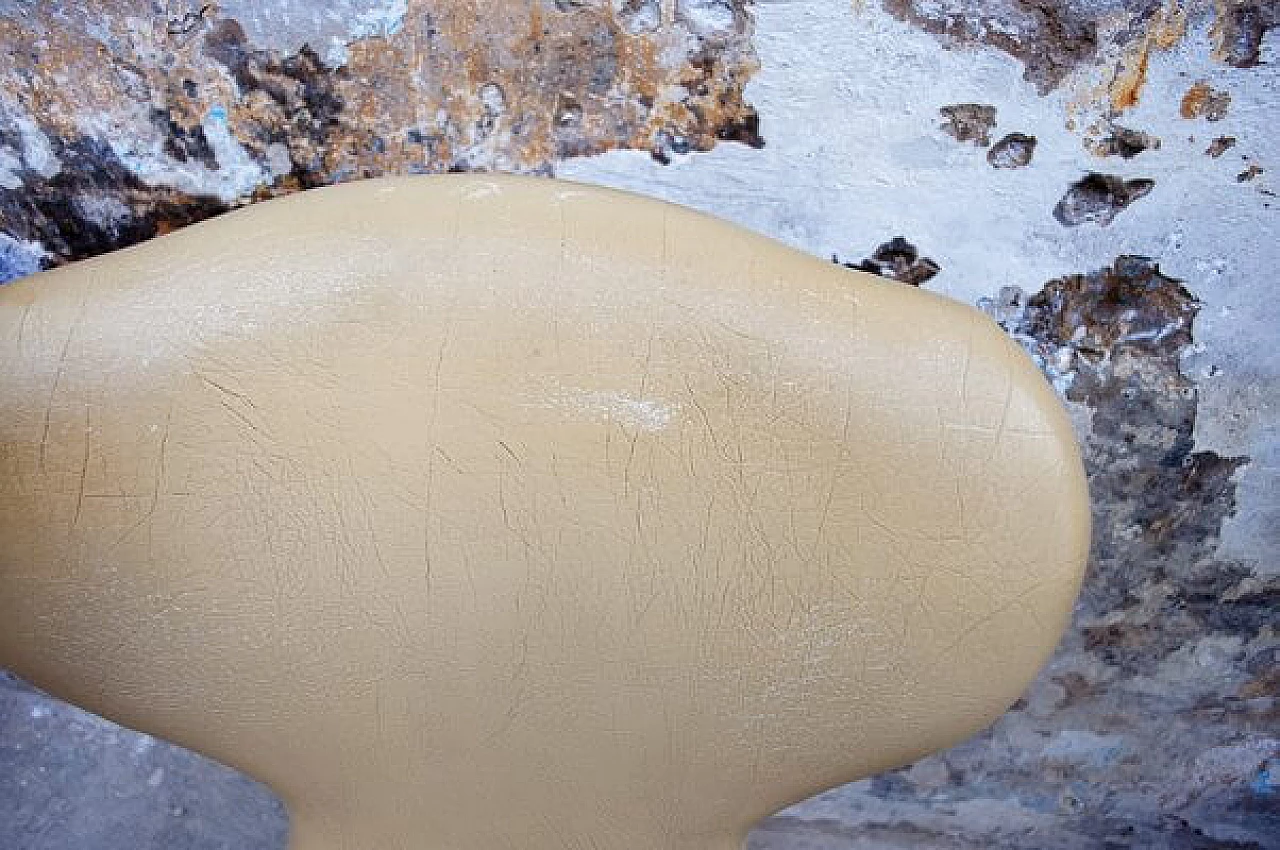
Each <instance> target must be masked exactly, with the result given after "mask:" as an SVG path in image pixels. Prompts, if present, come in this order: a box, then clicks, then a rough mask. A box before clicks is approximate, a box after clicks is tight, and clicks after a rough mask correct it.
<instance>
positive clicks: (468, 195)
mask: <svg viewBox="0 0 1280 850" xmlns="http://www.w3.org/2000/svg"><path fill="white" fill-rule="evenodd" d="M0 374H3V378H2V379H0V405H2V408H3V415H2V416H0V462H2V463H3V474H2V475H0V488H3V491H2V492H0V623H2V624H3V627H2V628H0V665H4V666H8V667H9V668H11V669H13V670H14V671H15V672H17V673H18V674H19V675H21V676H23V677H25V678H27V679H29V680H30V681H31V682H33V683H34V684H36V685H37V686H39V687H41V688H44V689H46V690H48V691H50V692H52V693H54V694H56V695H58V696H59V697H62V698H64V699H67V700H70V701H72V702H75V703H78V704H80V705H82V706H84V707H86V708H89V709H90V710H93V711H96V712H98V713H100V714H102V715H104V716H105V717H107V718H109V719H111V720H114V721H116V722H119V723H122V724H125V725H128V726H131V727H134V728H137V729H141V730H144V731H146V732H149V733H152V734H155V735H158V736H162V737H164V738H167V739H170V740H172V741H174V742H177V743H178V744H181V745H183V746H186V747H190V748H193V749H195V750H197V751H200V752H202V753H204V754H206V755H209V756H211V757H213V758H216V759H219V760H220V761H222V762H225V763H226V764H229V765H231V766H233V767H235V768H238V769H240V770H243V771H245V772H247V773H248V774H250V775H252V776H254V777H256V778H259V779H262V780H264V781H266V782H268V783H269V784H270V785H272V786H273V787H274V788H275V789H276V790H277V791H278V792H279V793H280V794H281V796H282V798H283V799H284V800H285V802H286V804H287V805H288V807H289V809H290V811H291V816H292V824H293V826H292V834H291V839H290V840H291V844H290V847H291V848H293V850H409V848H415V850H416V848H423V850H500V849H501V848H521V850H552V849H553V848H554V850H561V848H583V849H584V850H586V848H591V849H592V850H636V849H637V848H643V850H693V848H698V850H730V848H737V847H739V846H740V845H741V842H742V840H743V837H744V836H745V835H746V832H747V830H748V829H749V828H750V827H751V826H752V824H753V823H754V822H755V821H757V820H758V819H760V818H762V817H764V816H766V815H768V814H770V813H772V812H774V811H775V810H777V809H779V808H780V807H782V806H785V805H787V804H789V803H792V802H795V801H797V800H800V799H802V798H805V797H807V796H809V795H812V794H814V793H816V792H818V791H821V790H823V789H826V788H829V787H831V786H834V785H836V784H839V783H844V782H847V781H851V780H854V779H857V778H860V777H864V776H867V775H870V774H873V773H876V772H878V771H883V770H885V769H888V768H892V767H895V766H898V765H902V764H905V763H909V762H911V761H913V760H915V759H917V758H919V757H921V756H923V755H925V754H927V753H930V752H933V751H935V750H938V749H940V748H943V747H946V746H949V745H951V744H953V743H955V742H957V741H959V740H961V739H963V738H965V737H966V736H969V735H971V734H973V733H974V732H976V731H978V730H979V729H981V728H983V727H984V726H986V725H987V724H989V723H990V722H991V721H992V720H993V719H994V718H995V717H997V716H998V715H999V713H1000V712H1001V711H1002V710H1004V709H1005V708H1006V707H1007V706H1008V705H1009V704H1010V703H1012V702H1013V701H1014V700H1015V699H1016V698H1017V696H1018V695H1019V692H1020V691H1021V690H1022V689H1023V687H1024V686H1025V685H1026V684H1027V683H1028V682H1029V680H1030V679H1031V678H1032V677H1033V676H1034V675H1035V673H1036V671H1037V669H1038V668H1039V667H1040V666H1041V665H1042V663H1043V662H1044V661H1045V659H1046V658H1047V656H1048V654H1049V652H1050V651H1051V650H1052V648H1053V646H1054V644H1055V642H1056V640H1057V638H1058V636H1059V634H1060V633H1061V631H1062V629H1063V628H1064V626H1065V624H1066V622H1067V620H1068V617H1069V613H1070V610H1071V606H1072V602H1073V600H1074V597H1075V594H1076V591H1077V588H1078V584H1079V581H1080V577H1081V571H1082V568H1083V564H1084V561H1085V556H1086V551H1087V545H1088V532H1089V529H1088V512H1087V506H1086V496H1085V482H1084V477H1083V472H1082V468H1081V463H1080V459H1079V457H1078V454H1077V450H1076V447H1075V443H1074V440H1073V437H1072V433H1071V428H1070V425H1069V422H1068V420H1067V417H1066V415H1065V413H1064V411H1063V410H1062V409H1061V407H1060V405H1059V403H1058V401H1057V399H1056V398H1055V396H1054V394H1053V392H1052V390H1051V389H1050V388H1049V387H1048V386H1047V385H1046V383H1045V382H1044V381H1043V380H1042V378H1041V377H1040V375H1039V374H1038V372H1037V370H1036V369H1035V367H1034V366H1033V365H1032V363H1031V362H1030V361H1029V360H1028V358H1027V357H1026V356H1024V354H1023V353H1022V352H1021V351H1020V350H1019V349H1018V348H1017V347H1016V346H1015V345H1014V344H1013V343H1011V342H1010V341H1009V340H1008V339H1007V338H1006V337H1005V336H1004V334H1002V333H1001V332H1000V330H999V329H998V328H997V327H996V326H995V325H994V324H992V323H991V322H990V321H988V320H987V319H986V318H984V317H983V316H981V315H980V314H978V313H977V312H975V311H974V310H971V309H969V308H967V307H965V306H962V305H960V304H957V303H953V302H950V301H948V300H945V299H943V298H940V297H937V296H934V295H931V294H928V293H925V292H921V291H919V290H915V289H912V288H909V287H906V286H903V285H900V284H896V283H892V282H885V281H881V280H879V279H876V278H872V277H870V276H867V275H863V274H860V273H853V272H849V271H847V270H845V269H841V268H837V267H835V266H833V265H830V264H828V263H824V262H821V261H819V260H815V259H813V258H810V257H808V256H805V255H801V254H800V253H798V252H796V251H793V250H791V249H789V248H787V247H784V246H782V245H780V244H777V243H775V242H772V241H770V240H767V239H765V238H762V237H760V236H757V235H754V234H751V233H749V232H746V231H744V230H740V229H737V228H735V227H732V226H730V225H728V224H725V223H722V222H719V221H717V220H715V219H712V218H709V217H706V216H703V215H700V214H697V213H694V212H691V211H688V210H685V209H681V208H679V207H675V206H670V205H667V204H663V203H659V202H656V201H651V200H644V199H641V198H638V197H634V196H630V195H626V194H621V193H617V192H612V191H607V190H603V189H596V188H588V187H585V186H579V185H575V184H571V183H564V182H558V181H552V180H540V179H524V178H515V177H501V178H499V177H494V176H448V177H429V178H414V179H404V180H380V181H370V182H363V183H357V184H349V185H344V186H340V187H334V188H328V189H321V190H317V191H312V192H307V193H304V194H300V195H295V196H291V197H289V198H285V199H281V200H275V201H271V202H268V203H264V204H260V205H256V206H253V207H251V208H248V209H245V210H242V211H239V212H235V213H232V214H229V215H227V216H225V217H222V218H219V219H216V220H214V221H211V222H207V223H205V224H201V225H197V226H193V227H190V228H187V229H184V230H182V231H180V232H177V233H175V234H173V235H169V236H165V237H163V238H160V239H157V240H154V241H152V242H149V243H146V244H144V245H141V246H138V247H136V248H131V249H128V250H124V251H120V252H117V253H115V254H111V255H109V256H105V257H102V258H99V259H95V260H91V261H87V262H84V263H79V264H76V265H73V266H70V267H67V268H63V269H59V270H56V271H51V272H48V273H44V274H40V275H37V276H35V277H33V278H30V279H27V280H24V281H21V282H18V283H15V284H13V285H11V286H8V287H6V288H4V289H3V290H0Z"/></svg>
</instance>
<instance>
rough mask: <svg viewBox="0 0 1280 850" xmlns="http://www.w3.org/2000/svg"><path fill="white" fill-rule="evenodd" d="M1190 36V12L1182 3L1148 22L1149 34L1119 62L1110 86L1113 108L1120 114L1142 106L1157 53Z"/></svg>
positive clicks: (1172, 3) (1136, 41) (1175, 2)
mask: <svg viewBox="0 0 1280 850" xmlns="http://www.w3.org/2000/svg"><path fill="white" fill-rule="evenodd" d="M1186 34H1187V12H1186V10H1185V9H1184V8H1183V7H1182V4H1181V3H1180V2H1179V0H1170V2H1169V3H1168V4H1167V5H1166V6H1163V7H1161V8H1160V10H1159V11H1158V12H1157V13H1156V14H1154V15H1152V17H1151V18H1150V20H1149V21H1147V24H1146V28H1145V31H1144V32H1143V33H1142V34H1141V35H1140V36H1139V37H1137V38H1135V39H1134V40H1133V41H1132V42H1130V43H1129V46H1128V48H1127V49H1126V50H1125V52H1124V53H1123V54H1122V55H1121V57H1120V59H1119V60H1118V61H1117V63H1116V69H1115V73H1114V75H1113V76H1112V80H1111V84H1110V86H1109V87H1108V91H1109V96H1110V101H1111V109H1112V111H1113V112H1114V113H1115V114H1120V113H1122V112H1125V111H1126V110H1129V109H1132V108H1133V107H1135V106H1137V105H1138V101H1139V100H1141V98H1142V90H1143V88H1144V87H1145V86H1146V84H1147V71H1148V70H1149V69H1150V66H1151V54H1152V53H1153V52H1154V51H1157V50H1160V51H1164V50H1171V49H1173V48H1174V47H1176V46H1177V45H1178V43H1179V42H1181V41H1182V39H1183V38H1184V37H1185V36H1186Z"/></svg>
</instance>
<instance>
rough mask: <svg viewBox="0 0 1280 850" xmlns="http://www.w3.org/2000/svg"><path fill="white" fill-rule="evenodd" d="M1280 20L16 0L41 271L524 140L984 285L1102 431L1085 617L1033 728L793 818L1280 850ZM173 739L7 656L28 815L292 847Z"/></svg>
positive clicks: (15, 768) (836, 842) (461, 164)
mask: <svg viewBox="0 0 1280 850" xmlns="http://www.w3.org/2000/svg"><path fill="white" fill-rule="evenodd" d="M1278 23H1280V3H1277V2H1275V0H998V1H997V2H976V0H932V1H931V2H928V3H925V2H914V0H883V1H882V2H877V1H876V0H858V2H834V3H833V2H828V1H827V0H757V2H755V3H754V4H750V5H749V4H747V3H746V2H745V0H545V2H542V0H488V2H481V0H265V2H250V0H224V2H222V3H218V4H215V3H204V2H196V0H167V2H159V0H157V2H153V3H150V4H147V3H138V2H124V0H119V2H116V1H115V0H86V2H76V3H72V2H23V0H0V49H2V50H3V53H2V54H0V55H2V56H3V64H2V65H0V276H4V277H12V276H17V275H21V274H27V273H30V272H32V271H35V270H37V269H38V268H40V267H41V266H49V265H53V264H57V263H60V262H65V261H67V260H71V259H76V258H80V257H85V256H90V255H92V254H96V253H100V252H102V251H106V250H111V249H113V248H117V247H121V246H123V245H127V244H130V243H132V242H135V241H138V240H140V239H144V238H148V237H149V236H152V235H154V234H157V233H162V232H164V231H166V230H168V229H171V228H173V227H178V226H181V225H183V224H185V223H187V222H189V221H193V220H196V219H199V218H203V217H206V216H209V215H213V214H216V213H218V212H220V211H222V210H225V209H227V208H230V207H233V206H235V205H237V204H240V203H245V202H249V201H252V200H255V199H259V198H264V197H270V196H272V195H275V194H280V193H284V192H289V191H294V190H297V189H301V188H307V187H310V186H315V185H321V184H325V183H331V182H335V181H340V180H347V179H356V178H359V177H364V176H370V175H376V174H382V173H404V172H416V171H424V172H431V171H442V170H448V169H450V168H466V169H481V168H492V169H500V170H518V171H528V172H538V173H556V174H560V175H564V176H569V177H573V178H575V179H584V180H591V181H597V182H603V183H608V184H612V185H617V186H621V187H625V188H630V189H634V190H637V191H642V192H647V193H650V194H655V195H659V196H662V197H666V198H668V199H670V200H674V201H678V202H681V203H686V204H690V205H693V206H697V207H700V208H703V209H706V210H709V211H711V212H714V213H717V214H719V215H722V216H725V217H728V218H732V219H735V220H737V221H739V222H741V223H744V224H746V225H748V226H750V227H753V228H755V229H757V230H760V231H763V232H766V233H769V234H771V235H774V236H776V237H778V238H780V239H783V240H786V241H788V242H790V243H792V244H794V245H796V246H798V247H800V248H803V249H806V250H810V251H812V252H814V253H816V254H819V255H822V256H833V255H835V256H836V259H837V260H838V261H839V260H840V258H841V257H843V258H846V262H847V264H850V265H855V266H858V267H864V268H869V269H870V270H873V271H876V272H878V273H881V274H884V275H886V276H889V277H893V278H896V279H898V280H901V281H903V283H904V285H906V284H915V285H921V286H924V287H926V288H930V289H935V290H937V291H940V292H944V293H947V294H949V295H951V296H953V297H956V298H960V299H962V300H965V301H968V302H970V303H977V304H979V305H980V306H982V307H983V308H984V309H986V310H987V311H989V312H990V313H991V314H992V315H993V316H994V317H995V318H996V319H997V320H998V321H999V322H1000V323H1001V324H1002V325H1003V326H1004V327H1005V328H1006V329H1007V330H1008V332H1009V333H1010V334H1012V335H1013V336H1014V337H1015V338H1016V339H1018V340H1019V341H1020V342H1021V343H1022V344H1023V345H1024V346H1025V347H1026V348H1027V350H1028V352H1029V353H1031V354H1032V356H1033V357H1035V358H1036V359H1037V362H1039V363H1040V365H1041V366H1042V368H1043V369H1044V371H1045V372H1046V374H1047V375H1048V377H1049V378H1050V379H1051V380H1052V381H1053V382H1054V385H1055V386H1056V387H1057V388H1058V389H1059V391H1060V392H1061V394H1062V395H1063V398H1064V400H1065V401H1066V402H1067V404H1068V405H1069V407H1070V409H1071V410H1072V412H1073V416H1074V418H1075V421H1076V423H1077V426H1078V432H1079V435H1080V438H1081V440H1082V442H1083V445H1084V448H1085V458H1086V464H1087V466H1088V470H1089V475H1090V481H1091V487H1092V493H1093V498H1094V520H1095V540H1094V548H1093V558H1092V564H1091V567H1090V573H1089V577H1088V579H1087V581H1086V586H1085V589H1084V592H1083V594H1082V597H1081V600H1080V603H1079V605H1078V608H1077V611H1076V617H1075V622H1074V625H1073V627H1072V629H1071V630H1070V631H1069V632H1068V634H1067V636H1066V637H1065V638H1064V641H1063V644H1062V646H1061V648H1060V650H1059V652H1058V654H1057V655H1056V656H1055V657H1054V659H1053V661H1052V662H1051V663H1050V665H1049V666H1048V667H1047V669H1046V670H1045V671H1044V673H1043V675H1042V676H1041V677H1040V678H1039V680H1038V681H1037V682H1036V683H1035V684H1034V685H1033V686H1032V687H1031V688H1030V689H1029V690H1028V691H1027V693H1026V694H1025V695H1024V697H1023V698H1022V699H1021V700H1020V701H1019V702H1018V704H1017V705H1015V706H1014V708H1013V709H1012V710H1011V711H1010V712H1008V713H1007V714H1006V715H1005V716H1004V717H1003V718H1002V719H1001V720H1000V721H999V722H998V723H996V724H995V726H994V727H993V728H992V729H990V730H988V731H987V732H986V733H984V734H983V735H980V736H978V737H977V738H975V739H974V740H972V741H969V742H967V743H965V744H964V745H962V746H960V747H957V748H955V749H954V750H952V751H949V752H947V753H943V754H939V755H937V756H934V757H931V758H928V759H925V760H923V761H922V762H920V763H918V764H916V765H914V766H912V767H910V768H907V769H904V770H900V771H894V772H892V773H889V774H886V775H884V776H881V777H877V778H875V779H872V780H868V781H865V782H861V783H856V784H854V785H851V786H848V787H846V788H842V789H837V790H834V791H832V792H830V793H829V794H826V795H823V796H822V797H819V798H816V799H815V800H813V801H810V802H808V803H804V804H802V805H800V806H797V807H795V808H793V809H791V810H788V811H787V812H785V813H782V814H781V815H779V816H778V817H776V818H774V819H772V820H770V821H768V822H767V823H766V824H764V825H763V826H762V827H761V829H760V830H758V831H757V833H756V834H755V836H754V837H753V838H752V845H751V846H752V847H753V848H757V850H766V848H768V849H769V850H773V848H827V850H837V848H838V849H839V850H852V848H872V847H874V848H908V847H911V848H914V847H945V848H1102V847H1115V848H1122V847H1150V848H1192V847H1194V848H1270V847H1280V713H1278V712H1280V708H1278V707H1277V698H1278V697H1280V636H1278V635H1277V628H1278V627H1280V621H1278V618H1277V614H1276V611H1277V610H1278V604H1280V558H1277V556H1276V553H1277V550H1278V549H1280V497H1277V493H1280V424H1278V423H1280V417H1278V416H1277V414H1276V410H1277V406H1278V405H1280V345H1278V344H1277V331H1276V328H1278V327H1280V300H1278V299H1276V298H1275V297H1274V293H1273V292H1272V291H1271V290H1272V289H1273V278H1274V269H1275V268H1276V267H1277V265H1278V264H1280V247H1278V246H1277V243H1276V240H1275V227H1276V209H1275V206H1274V199H1275V190H1274V182H1273V179H1274V178H1273V174H1274V171H1273V169H1274V165H1273V160H1274V158H1275V157H1276V156H1277V155H1280V142H1278V141H1277V139H1276V136H1275V133H1274V116H1275V114H1276V109H1277V95H1276V92H1277V89H1278V88H1280V76H1277V73H1278V72H1277V67H1280V65H1278V64H1277V52H1276V48H1277V44H1276V41H1277V40H1276V38H1275V36H1274V34H1271V35H1269V34H1268V33H1269V31H1270V30H1271V29H1272V28H1273V27H1275V26H1276V25H1277V24H1278ZM762 136H763V137H764V138H767V140H768V145H767V146H765V145H764V139H762ZM743 143H745V144H743ZM899 237H903V238H899ZM877 246H879V247H877ZM863 257H866V258H867V259H865V260H860V261H859V259H857V258H863ZM850 260H852V261H851V262H850ZM907 365H908V367H909V364H907ZM148 740H149V739H145V738H142V737H138V736H131V735H128V734H126V733H124V732H121V731H118V730H114V729H113V728H112V727H110V726H109V725H106V724H102V723H101V722H99V721H96V720H93V719H91V718H85V717H83V716H81V715H78V714H77V713H75V712H74V711H73V710H72V709H70V708H68V707H65V706H59V705H55V704H52V703H50V702H48V701H47V700H44V699H43V698H40V697H38V696H35V695H32V694H30V693H29V692H26V691H23V690H20V689H15V688H14V687H13V686H9V685H4V684H3V683H0V846H4V847H9V846H15V847H19V848H24V850H25V849H26V848H37V847H38V848H48V850H54V848H58V850H69V848H89V847H103V846H111V847H115V846H124V845H123V844H122V842H123V841H126V840H128V841H132V842H133V844H132V845H131V846H138V847H140V848H142V847H151V846H156V847H160V846H164V847H176V848H187V847H206V846H209V847H218V846H235V847H245V848H250V847H262V848H267V847H273V846H276V844H277V843H278V841H279V828H278V827H279V812H278V810H277V809H276V808H274V806H273V804H272V803H271V801H270V800H269V799H268V798H267V797H266V796H265V795H264V792H262V791H261V789H254V788H253V787H252V786H250V785H247V784H245V783H244V782H243V780H241V781H236V780H234V779H232V778H228V777H227V776H226V775H225V774H222V773H219V772H217V771H214V770H213V769H212V768H205V770H207V771H208V773H207V774H202V773H201V772H200V770H201V769H200V768H198V767H196V766H195V763H194V762H192V761H190V760H188V757H187V756H184V755H181V754H173V753H169V754H168V755H163V753H165V752H168V751H167V750H165V749H164V748H163V747H162V745H158V744H157V745H154V749H152V746H153V745H152V744H150V743H148ZM157 771H159V773H157ZM202 776H203V777H205V778H204V779H201V778H200V777H202ZM157 777H158V778H157ZM200 782H205V783H207V784H206V787H207V791H206V792H205V796H203V797H200V796H199V795H196V794H195V791H194V790H193V789H195V788H197V787H199V783H200ZM6 783H7V784H6ZM104 784H107V785H109V786H110V787H111V788H112V789H113V793H112V795H103V794H102V793H101V787H102V786H103V785H104ZM196 799H199V800H200V801H201V802H199V803H195V802H191V801H192V800H196ZM175 801H177V802H175ZM183 801H186V802H183ZM229 801H230V802H229ZM175 810H180V812H179V814H174V811H175ZM236 810H239V811H241V812H244V814H243V815H242V816H241V817H240V818H239V819H238V820H237V819H236V818H235V817H234V816H232V815H230V814H229V813H230V812H232V811H236ZM50 813H53V814H50ZM6 830H8V832H6ZM219 842H221V843H219Z"/></svg>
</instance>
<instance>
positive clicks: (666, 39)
mask: <svg viewBox="0 0 1280 850" xmlns="http://www.w3.org/2000/svg"><path fill="white" fill-rule="evenodd" d="M750 37H751V18H750V16H749V15H747V13H746V11H745V8H744V6H743V4H742V3H741V2H735V3H730V2H728V0H692V1H691V2H681V3H675V4H673V3H670V2H668V3H659V2H657V0H626V1H625V2H611V0H574V2H565V0H554V1H553V0H489V2H483V0H414V2H412V3H410V2H407V1H406V0H380V1H379V2H355V0H346V2H341V3H332V4H326V3H302V2H277V3H249V2H243V0H239V2H226V3H223V4H216V3H205V2H192V0H168V2H159V1H158V0H157V1H156V2H151V3H137V2H131V0H94V2H89V3H44V2H23V0H8V2H5V3H3V4H0V46H3V49H4V51H5V60H6V61H5V68H4V72H3V74H0V151H2V153H0V230H3V231H4V232H5V233H7V234H8V236H9V237H10V238H11V239H13V240H16V241H17V242H18V243H21V244H22V245H25V246H29V248H30V253H32V254H36V255H39V261H40V262H41V263H43V264H44V265H46V266H47V265H50V264H55V263H59V262H64V261H67V260H74V259H79V258H82V257H86V256H90V255H93V254H96V253H100V252H102V251H106V250H111V249H112V248H116V247H120V246H123V245H127V244H130V243H132V242H136V241H138V240H139V239H145V238H148V237H150V236H153V235H157V234H160V233H164V232H165V231H167V230H169V229H172V228H174V227H179V226H181V225H183V224H187V223H189V222H191V221H194V220H198V219H201V218H205V217H208V216H210V215H213V214H216V213H217V212H220V211H222V210H225V209H227V208H229V207H231V206H234V205H236V204H240V203H244V202H246V201H250V200H258V199H262V198H266V197H271V196H274V195H279V194H284V193H287V192H291V191H295V190H298V189H306V188H310V187H313V186H319V185H325V184H329V183H335V182H341V181H344V180H352V179H358V178H362V177H374V176H378V175H382V174H402V173H416V172H440V171H449V170H475V169H502V170H507V171H522V172H543V173H545V172H548V171H549V170H550V168H551V165H552V163H553V162H555V161H556V160H557V159H559V158H563V157H566V156H580V155H585V154H593V153H599V152H601V151H605V150H609V149H612V148H619V147H627V148H640V149H644V150H649V151H652V153H653V155H654V156H655V157H660V158H666V157H669V156H670V155H671V153H672V152H678V153H684V152H688V151H690V150H706V149H709V148H710V147H711V146H713V145H714V144H715V143H716V141H717V140H721V139H725V140H737V141H741V142H745V143H747V144H751V145H760V144H762V141H761V140H760V138H759V135H758V134H757V132H756V117H755V114H754V112H753V111H752V109H751V108H750V106H749V105H747V104H746V102H745V101H744V100H743V96H742V90H743V86H744V85H745V83H746V81H747V79H748V78H749V77H750V76H751V74H752V72H753V71H754V69H755V59H754V55H753V53H752V49H751V41H750ZM19 270H20V269H19ZM12 273H13V272H10V274H12Z"/></svg>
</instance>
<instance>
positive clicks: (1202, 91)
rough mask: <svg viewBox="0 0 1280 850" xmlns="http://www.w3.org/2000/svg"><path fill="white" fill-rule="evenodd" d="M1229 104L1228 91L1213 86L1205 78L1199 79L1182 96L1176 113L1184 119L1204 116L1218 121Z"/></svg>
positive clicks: (1224, 114) (1223, 116)
mask: <svg viewBox="0 0 1280 850" xmlns="http://www.w3.org/2000/svg"><path fill="white" fill-rule="evenodd" d="M1230 105H1231V94H1230V93H1229V92H1225V91H1220V90H1218V89H1215V88H1213V87H1212V86H1211V85H1209V83H1208V81H1207V80H1199V81H1197V82H1196V83H1195V84H1194V85H1192V86H1191V88H1189V89H1187V93H1186V94H1184V95H1183V96H1182V103H1181V104H1180V105H1179V106H1178V114H1179V115H1181V116H1182V117H1183V118H1186V119H1195V118H1204V119H1206V120H1209V121H1220V120H1221V119H1223V118H1225V117H1226V115H1227V109H1228V108H1229V107H1230Z"/></svg>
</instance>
